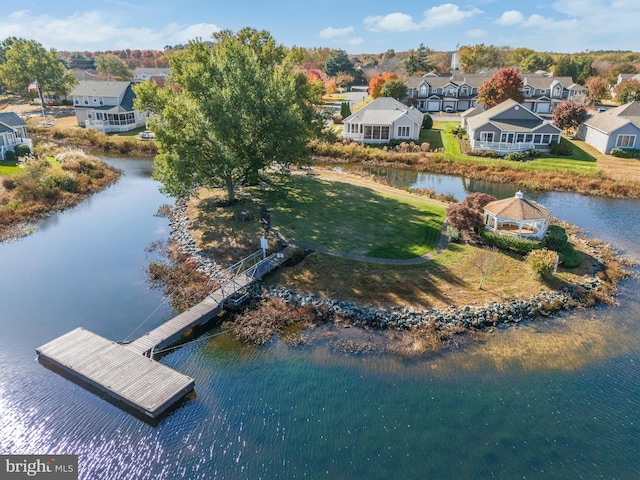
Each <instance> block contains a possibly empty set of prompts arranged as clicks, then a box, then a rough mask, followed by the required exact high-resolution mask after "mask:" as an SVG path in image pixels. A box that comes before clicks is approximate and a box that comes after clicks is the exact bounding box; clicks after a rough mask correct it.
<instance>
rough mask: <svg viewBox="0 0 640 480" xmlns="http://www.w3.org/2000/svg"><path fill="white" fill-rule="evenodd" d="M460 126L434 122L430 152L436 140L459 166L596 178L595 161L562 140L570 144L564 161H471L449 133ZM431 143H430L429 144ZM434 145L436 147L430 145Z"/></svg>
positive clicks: (429, 136) (549, 158) (428, 137)
mask: <svg viewBox="0 0 640 480" xmlns="http://www.w3.org/2000/svg"><path fill="white" fill-rule="evenodd" d="M457 125H459V122H439V121H436V122H434V124H433V128H432V129H431V130H429V131H427V132H424V133H425V139H426V140H427V141H429V142H430V143H431V145H432V148H438V147H436V146H435V145H437V144H439V143H437V142H438V139H440V142H441V144H442V146H443V147H444V149H445V152H446V156H447V158H448V159H451V160H456V161H459V162H475V163H485V164H490V165H497V164H498V163H499V162H502V165H505V164H507V165H509V167H511V168H515V169H520V170H525V171H539V172H551V173H575V174H579V175H595V174H596V173H597V171H598V166H597V164H596V159H595V158H594V157H593V156H592V155H590V154H589V153H587V152H586V151H585V150H583V149H582V148H580V147H579V146H578V145H577V144H576V143H575V142H572V141H571V140H568V139H566V138H563V139H562V141H563V142H569V143H571V145H572V146H573V155H571V156H567V157H559V156H551V155H549V154H546V155H543V156H541V157H540V158H536V159H535V160H528V161H526V162H509V161H504V160H496V159H489V158H482V157H474V156H470V155H464V154H463V153H462V151H461V149H460V143H459V141H458V139H457V138H456V137H455V135H454V134H453V133H451V130H452V129H453V128H454V127H455V126H457ZM432 139H433V140H432ZM432 142H435V143H432Z"/></svg>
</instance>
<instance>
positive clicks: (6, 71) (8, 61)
mask: <svg viewBox="0 0 640 480" xmlns="http://www.w3.org/2000/svg"><path fill="white" fill-rule="evenodd" d="M7 40H9V39H7ZM7 44H8V45H7ZM3 47H4V56H5V61H4V63H2V64H0V78H1V79H2V81H1V82H0V83H2V84H4V85H5V86H6V87H7V88H8V89H9V90H11V91H13V92H17V93H22V94H26V93H27V91H28V88H29V85H31V84H32V83H34V82H36V84H37V86H38V87H39V88H38V94H39V97H40V101H41V102H42V105H44V96H43V92H51V93H55V94H58V95H62V96H64V95H66V94H68V93H69V91H70V90H71V87H73V85H74V84H75V83H76V82H77V81H76V79H75V77H74V76H73V74H71V73H70V72H65V70H64V66H63V65H62V62H60V60H58V55H57V54H56V52H55V50H53V49H52V50H49V51H47V50H46V49H45V48H44V47H43V46H42V45H41V44H40V43H38V42H36V41H35V40H25V39H24V38H13V39H11V41H10V42H8V41H6V40H5V42H3Z"/></svg>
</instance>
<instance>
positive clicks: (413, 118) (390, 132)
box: [342, 97, 423, 143]
mask: <svg viewBox="0 0 640 480" xmlns="http://www.w3.org/2000/svg"><path fill="white" fill-rule="evenodd" d="M422 118H423V114H422V112H420V111H419V110H418V109H416V108H413V107H407V106H406V105H404V104H403V103H401V102H399V101H398V100H396V99H395V98H391V97H378V98H376V99H375V100H374V101H372V102H371V103H369V104H367V105H365V106H364V107H362V108H361V109H360V110H358V111H357V112H355V113H353V114H351V115H349V116H348V117H347V118H345V119H344V120H343V121H342V123H343V124H344V129H343V131H342V136H343V137H344V138H350V139H352V140H355V141H356V142H362V143H389V141H391V140H418V138H419V137H420V129H421V128H422Z"/></svg>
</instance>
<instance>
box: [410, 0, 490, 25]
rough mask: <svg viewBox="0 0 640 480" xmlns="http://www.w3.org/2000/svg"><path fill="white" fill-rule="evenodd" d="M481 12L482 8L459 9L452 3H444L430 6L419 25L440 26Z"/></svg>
mask: <svg viewBox="0 0 640 480" xmlns="http://www.w3.org/2000/svg"><path fill="white" fill-rule="evenodd" d="M479 13H482V10H479V9H477V8H475V7H474V8H472V9H471V10H460V7H458V6H457V5H454V4H453V3H445V4H443V5H438V6H437V7H431V8H430V9H429V10H427V11H426V12H424V20H423V21H422V23H421V25H423V26H424V27H431V28H433V27H440V26H442V25H447V24H450V23H458V22H460V21H461V20H464V19H465V18H471V17H473V16H474V15H477V14H479Z"/></svg>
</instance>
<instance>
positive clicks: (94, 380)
mask: <svg viewBox="0 0 640 480" xmlns="http://www.w3.org/2000/svg"><path fill="white" fill-rule="evenodd" d="M36 352H38V355H39V356H40V358H41V359H44V360H46V361H47V362H49V363H51V364H52V365H54V366H56V367H59V368H61V369H62V370H63V371H64V372H65V373H67V374H69V375H71V376H72V377H75V378H77V379H78V380H80V381H82V382H86V383H88V384H89V385H91V386H92V387H95V388H97V389H98V390H100V391H101V392H103V393H106V394H107V395H108V396H109V397H111V398H113V399H115V400H118V401H121V402H123V403H124V404H125V405H127V406H128V407H131V408H133V409H134V410H137V411H138V412H141V413H143V414H144V415H147V416H148V417H150V418H155V417H157V416H158V415H160V414H162V413H163V412H164V411H165V410H166V409H167V408H169V407H170V406H171V405H173V404H174V403H175V402H177V401H178V400H180V399H181V398H182V397H184V396H185V395H186V394H187V393H189V392H190V391H191V390H193V386H194V384H195V381H194V380H193V378H191V377H188V376H186V375H183V374H182V373H179V372H176V371H175V370H172V369H171V368H169V367H166V366H164V365H162V364H161V363H160V362H156V361H154V360H152V359H150V358H147V357H144V356H142V355H139V354H137V353H136V352H134V351H133V350H131V349H129V348H127V347H126V346H124V345H120V344H118V343H116V342H113V341H111V340H107V339H106V338H103V337H101V336H99V335H96V334H95V333H92V332H90V331H88V330H85V329H84V328H76V329H75V330H72V331H71V332H69V333H66V334H64V335H62V336H61V337H58V338H56V339H55V340H52V341H51V342H49V343H47V344H45V345H43V346H41V347H40V348H38V349H36Z"/></svg>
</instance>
